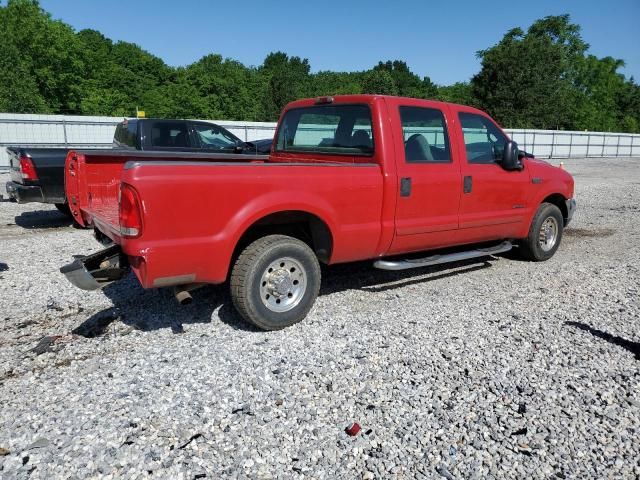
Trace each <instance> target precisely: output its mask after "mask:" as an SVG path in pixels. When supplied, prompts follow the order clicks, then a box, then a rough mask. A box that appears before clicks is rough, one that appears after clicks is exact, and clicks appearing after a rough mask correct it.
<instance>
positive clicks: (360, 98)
mask: <svg viewBox="0 0 640 480" xmlns="http://www.w3.org/2000/svg"><path fill="white" fill-rule="evenodd" d="M327 98H331V99H332V101H331V102H327V103H324V105H331V104H332V103H367V104H372V103H374V102H375V101H376V100H381V99H384V100H389V103H394V104H397V103H402V102H407V103H415V102H429V103H430V104H436V105H450V106H454V107H464V108H465V109H468V110H474V111H477V112H480V113H483V114H485V115H486V113H485V112H483V111H482V110H479V109H477V108H475V107H472V106H470V105H463V104H459V103H452V102H443V101H441V100H434V99H430V98H414V97H401V96H397V95H377V94H368V93H358V94H353V95H326V96H321V97H313V98H304V99H300V100H295V101H293V102H291V103H288V104H287V105H286V107H285V110H288V109H291V108H297V107H308V106H310V105H321V104H322V103H318V102H319V101H320V100H321V99H327Z"/></svg>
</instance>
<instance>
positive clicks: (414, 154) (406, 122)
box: [400, 107, 451, 163]
mask: <svg viewBox="0 0 640 480" xmlns="http://www.w3.org/2000/svg"><path fill="white" fill-rule="evenodd" d="M400 120H401V122H402V135H403V137H404V155H405V160H406V161H407V162H408V163H449V162H451V155H450V153H449V136H448V134H447V126H446V124H445V122H444V115H443V114H442V112H441V111H440V110H438V109H437V108H423V107H400Z"/></svg>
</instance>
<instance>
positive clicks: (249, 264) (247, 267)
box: [230, 235, 321, 330]
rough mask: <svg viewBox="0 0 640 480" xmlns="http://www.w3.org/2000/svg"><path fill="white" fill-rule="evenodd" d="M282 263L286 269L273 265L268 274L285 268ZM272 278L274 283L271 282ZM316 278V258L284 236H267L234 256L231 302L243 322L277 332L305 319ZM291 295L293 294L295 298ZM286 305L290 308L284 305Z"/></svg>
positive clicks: (314, 294) (301, 244)
mask: <svg viewBox="0 0 640 480" xmlns="http://www.w3.org/2000/svg"><path fill="white" fill-rule="evenodd" d="M280 261H282V263H279V262H280ZM285 261H286V262H288V263H287V268H286V269H285V268H277V266H276V270H274V271H273V272H272V270H273V268H271V267H272V266H273V265H275V264H279V265H280V266H281V267H285ZM290 265H293V266H292V267H291V268H289V266H290ZM296 265H297V266H298V269H296V268H295V266H296ZM270 268H271V270H270ZM289 270H291V272H293V273H290V272H289ZM274 275H275V276H276V280H272V277H273V276H274ZM294 275H295V276H296V277H295V278H299V280H296V279H295V278H294ZM320 278H321V274H320V265H319V263H318V259H317V257H316V255H315V253H314V252H313V250H311V248H309V246H308V245H307V244H306V243H304V242H302V241H300V240H298V239H296V238H293V237H288V236H285V235H269V236H266V237H262V238H259V239H258V240H256V241H254V242H253V243H251V244H250V245H249V246H248V247H246V248H245V249H244V250H243V251H242V253H241V254H240V256H238V259H237V260H236V262H235V265H234V266H233V269H232V271H231V281H230V290H231V299H232V300H233V304H234V306H235V307H236V309H237V310H238V312H239V313H240V315H241V316H242V317H243V318H244V319H245V320H247V321H249V322H251V323H253V324H254V325H255V326H257V327H258V328H261V329H262V330H280V329H282V328H285V327H288V326H290V325H293V324H294V323H297V322H299V321H301V320H302V319H304V318H305V317H306V316H307V314H308V313H309V310H311V307H312V306H313V304H314V302H315V301H316V298H317V296H318V292H319V290H320ZM265 280H269V281H268V282H267V281H265ZM274 282H276V283H274ZM296 282H297V283H296ZM265 285H266V287H265ZM294 285H295V286H294ZM302 286H304V288H303V287H302ZM272 287H274V288H272ZM275 287H277V288H275ZM270 288H271V289H270ZM280 290H282V291H280ZM292 292H296V293H295V297H294V294H293V293H292ZM265 293H266V294H265ZM263 295H264V296H265V299H264V300H263V298H262V297H263ZM291 298H293V300H291ZM267 299H268V300H267ZM281 299H282V300H284V301H283V302H282V303H283V306H280V303H281ZM275 301H277V303H278V305H276V304H275V303H274V302H275ZM286 302H291V306H290V307H289V306H286V305H284V304H285V303H286ZM274 308H278V309H281V308H289V309H288V310H286V311H274Z"/></svg>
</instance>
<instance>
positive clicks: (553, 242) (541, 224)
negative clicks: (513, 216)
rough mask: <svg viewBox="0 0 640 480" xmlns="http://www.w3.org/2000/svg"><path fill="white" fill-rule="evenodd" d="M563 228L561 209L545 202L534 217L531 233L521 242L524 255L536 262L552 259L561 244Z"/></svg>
mask: <svg viewBox="0 0 640 480" xmlns="http://www.w3.org/2000/svg"><path fill="white" fill-rule="evenodd" d="M563 229H564V219H563V218H562V212H561V211H560V209H559V208H558V207H557V206H555V205H553V204H552V203H543V204H542V205H540V207H539V208H538V211H537V212H536V215H535V217H533V221H532V222H531V227H530V228H529V235H528V236H527V238H526V239H524V240H523V241H522V242H521V244H520V251H521V253H522V256H523V257H524V258H526V259H527V260H532V261H534V262H542V261H544V260H548V259H550V258H551V257H553V254H554V253H556V250H558V247H559V246H560V241H561V240H562V232H563Z"/></svg>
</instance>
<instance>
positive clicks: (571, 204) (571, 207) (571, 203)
mask: <svg viewBox="0 0 640 480" xmlns="http://www.w3.org/2000/svg"><path fill="white" fill-rule="evenodd" d="M575 211H576V199H575V198H570V199H569V200H567V221H566V222H565V223H564V226H565V227H566V226H567V225H569V222H571V219H572V218H573V214H574V213H575Z"/></svg>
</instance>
